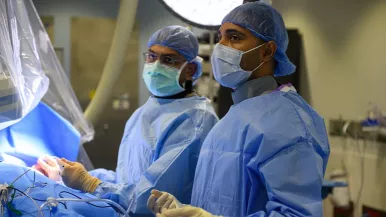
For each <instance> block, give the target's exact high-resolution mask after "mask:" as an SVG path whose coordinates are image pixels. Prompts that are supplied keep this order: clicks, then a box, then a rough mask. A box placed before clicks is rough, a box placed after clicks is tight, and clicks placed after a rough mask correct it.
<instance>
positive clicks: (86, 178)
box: [60, 158, 102, 193]
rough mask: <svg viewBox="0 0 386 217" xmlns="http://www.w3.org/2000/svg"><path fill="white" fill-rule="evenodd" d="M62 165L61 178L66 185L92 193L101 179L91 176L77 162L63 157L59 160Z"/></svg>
mask: <svg viewBox="0 0 386 217" xmlns="http://www.w3.org/2000/svg"><path fill="white" fill-rule="evenodd" d="M60 162H61V164H62V165H63V172H62V174H61V175H62V179H63V182H64V184H65V185H66V186H68V187H70V188H74V189H77V190H81V191H83V192H88V193H93V192H94V191H95V189H96V188H97V187H98V185H99V184H100V183H101V182H102V181H101V180H99V179H97V178H95V177H93V176H91V175H90V174H89V173H88V172H87V170H86V169H85V168H84V166H83V165H82V164H80V163H78V162H71V161H68V160H66V159H64V158H62V159H61V160H60Z"/></svg>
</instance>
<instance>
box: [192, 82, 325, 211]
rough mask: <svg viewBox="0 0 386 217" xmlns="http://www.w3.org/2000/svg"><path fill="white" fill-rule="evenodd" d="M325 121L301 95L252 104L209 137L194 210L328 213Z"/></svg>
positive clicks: (236, 110)
mask: <svg viewBox="0 0 386 217" xmlns="http://www.w3.org/2000/svg"><path fill="white" fill-rule="evenodd" d="M329 150H330V149H329V143H328V139H327V133H326V130H325V125H324V121H323V119H322V118H321V117H320V116H319V115H318V114H317V113H316V112H315V111H314V110H313V109H312V108H311V107H310V106H309V105H308V104H307V103H306V102H305V101H304V100H303V99H302V98H301V97H300V96H299V95H298V94H297V93H296V91H292V90H290V91H287V92H284V91H274V92H271V93H269V94H265V95H261V96H256V97H252V98H249V99H246V100H244V101H242V102H240V103H237V104H235V105H234V106H232V107H231V109H230V111H229V112H228V114H227V115H226V116H225V117H224V118H223V119H222V120H221V121H220V122H219V123H218V124H217V125H216V126H215V127H214V128H213V130H212V131H211V132H210V133H209V135H208V137H207V138H206V140H205V142H204V144H203V146H202V149H201V153H200V157H199V160H198V163H197V169H196V171H197V172H196V175H195V180H194V187H193V192H192V205H194V206H198V207H201V208H203V209H205V210H207V211H209V212H211V213H212V214H215V215H223V216H259V217H265V216H271V217H273V216H275V217H276V216H320V217H321V216H323V210H322V195H321V191H322V183H323V176H324V172H325V169H326V165H327V161H328V157H329Z"/></svg>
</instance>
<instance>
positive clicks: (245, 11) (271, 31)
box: [222, 2, 296, 77]
mask: <svg viewBox="0 0 386 217" xmlns="http://www.w3.org/2000/svg"><path fill="white" fill-rule="evenodd" d="M222 23H233V24H235V25H238V26H241V27H243V28H246V29H248V30H249V31H251V32H252V34H253V35H254V36H256V37H257V38H259V39H261V40H263V41H265V42H268V41H274V42H275V43H276V44H277V47H278V48H277V51H276V54H275V57H274V58H275V60H276V63H277V64H276V68H275V73H274V75H275V76H277V77H278V76H285V75H290V74H292V73H294V72H295V70H296V66H295V65H294V64H293V63H291V61H290V60H289V59H288V57H287V55H286V53H285V52H286V51H287V47H288V34H287V29H286V27H285V25H284V21H283V18H282V17H281V15H280V14H279V12H277V11H276V10H275V9H274V8H272V7H271V6H270V5H267V4H266V3H263V2H251V3H246V4H243V5H240V6H238V7H236V8H235V9H233V10H232V11H231V12H229V14H227V15H226V16H225V18H224V19H223V20H222Z"/></svg>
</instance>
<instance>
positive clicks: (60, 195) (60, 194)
mask: <svg viewBox="0 0 386 217" xmlns="http://www.w3.org/2000/svg"><path fill="white" fill-rule="evenodd" d="M62 193H66V194H70V195H71V196H74V197H76V198H78V199H80V200H83V198H81V197H79V196H77V195H75V194H73V193H71V192H68V191H62V192H60V193H59V197H60V198H66V197H63V196H62ZM87 203H88V204H89V205H91V206H94V207H98V208H113V207H112V206H110V205H109V206H98V205H95V204H92V203H89V202H87Z"/></svg>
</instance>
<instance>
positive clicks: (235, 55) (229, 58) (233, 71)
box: [211, 43, 265, 89]
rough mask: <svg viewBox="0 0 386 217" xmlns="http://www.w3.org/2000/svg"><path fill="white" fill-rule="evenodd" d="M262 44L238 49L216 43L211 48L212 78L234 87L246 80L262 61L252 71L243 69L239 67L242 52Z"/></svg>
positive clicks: (225, 85)
mask: <svg viewBox="0 0 386 217" xmlns="http://www.w3.org/2000/svg"><path fill="white" fill-rule="evenodd" d="M263 45H265V43H264V44H262V45H259V46H257V47H255V48H252V49H250V50H248V51H245V52H243V51H240V50H236V49H234V48H231V47H227V46H224V45H222V44H216V46H215V47H214V50H213V54H212V58H211V62H212V67H213V74H214V78H215V79H216V81H217V82H218V83H220V84H221V85H222V86H224V87H229V88H233V89H236V88H237V87H239V86H240V85H241V84H243V83H244V82H246V81H247V80H248V79H249V77H251V75H252V73H253V72H254V71H256V70H257V69H258V68H260V67H261V66H262V65H263V64H264V62H262V63H260V64H259V65H258V66H257V67H256V68H255V69H253V70H252V71H245V70H243V69H242V68H241V66H240V63H241V58H242V57H243V55H244V54H246V53H249V52H251V51H254V50H256V49H258V48H261V47H262V46H263Z"/></svg>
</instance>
